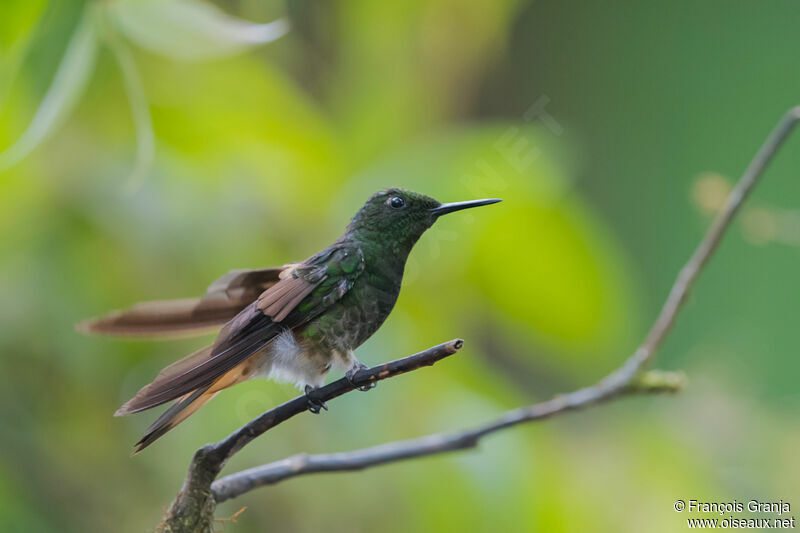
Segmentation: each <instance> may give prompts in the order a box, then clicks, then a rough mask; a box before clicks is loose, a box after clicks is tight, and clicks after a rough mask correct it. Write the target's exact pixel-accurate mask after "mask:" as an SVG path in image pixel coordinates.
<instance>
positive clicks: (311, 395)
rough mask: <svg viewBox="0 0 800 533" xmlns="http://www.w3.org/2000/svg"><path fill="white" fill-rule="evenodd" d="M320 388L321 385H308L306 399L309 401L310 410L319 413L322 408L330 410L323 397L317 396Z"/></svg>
mask: <svg viewBox="0 0 800 533" xmlns="http://www.w3.org/2000/svg"><path fill="white" fill-rule="evenodd" d="M317 390H319V387H312V386H311V385H306V388H305V393H306V399H307V401H308V410H309V411H311V412H312V413H314V414H315V415H318V414H319V413H320V411H321V410H322V409H325V410H326V411H327V410H328V406H327V405H326V404H325V402H323V401H322V400H321V399H319V398H317V395H316V392H317Z"/></svg>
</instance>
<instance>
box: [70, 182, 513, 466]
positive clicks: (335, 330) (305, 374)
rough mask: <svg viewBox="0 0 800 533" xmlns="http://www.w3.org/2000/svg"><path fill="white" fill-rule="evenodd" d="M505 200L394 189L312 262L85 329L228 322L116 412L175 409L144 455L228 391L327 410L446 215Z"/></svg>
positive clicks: (146, 440)
mask: <svg viewBox="0 0 800 533" xmlns="http://www.w3.org/2000/svg"><path fill="white" fill-rule="evenodd" d="M500 201H501V200H499V199H487V200H473V201H467V202H456V203H446V204H442V203H440V202H439V201H437V200H435V199H433V198H431V197H429V196H426V195H424V194H419V193H415V192H412V191H409V190H405V189H401V188H390V189H385V190H382V191H379V192H377V193H375V194H374V195H372V196H371V197H370V198H369V200H367V202H366V203H365V204H364V206H363V207H362V208H361V209H360V210H359V211H358V212H357V213H356V214H355V216H354V217H353V218H352V220H351V221H350V224H349V225H348V226H347V229H346V231H345V232H344V234H343V235H342V236H341V237H339V239H337V240H336V242H334V243H333V244H331V245H330V246H328V247H327V248H325V249H324V250H322V251H320V252H318V253H316V254H314V255H312V256H311V257H309V258H308V259H306V260H305V261H302V262H299V263H289V264H286V265H283V266H280V267H274V268H263V269H253V270H248V269H240V270H232V271H230V272H228V273H227V274H225V275H224V276H222V277H221V278H219V279H218V280H216V281H215V282H213V283H212V284H211V285H210V286H209V287H208V289H207V290H206V293H205V294H204V295H203V296H202V297H200V298H194V299H183V300H160V301H151V302H142V303H139V304H136V305H134V306H133V307H131V308H130V309H128V310H125V311H115V312H112V313H110V314H108V315H106V316H104V317H101V318H95V319H89V320H86V321H84V322H82V323H81V324H78V330H79V331H82V332H84V333H87V334H105V335H117V336H126V337H131V336H134V337H135V336H140V337H164V336H167V337H172V336H177V335H183V336H186V335H193V334H202V333H205V332H206V331H207V330H209V329H211V328H218V327H220V326H222V328H221V330H220V332H219V334H218V336H217V338H216V340H215V342H214V343H213V344H212V345H211V346H207V347H205V348H202V349H200V350H198V351H196V352H194V353H192V354H190V355H188V356H186V357H184V358H183V359H181V360H179V361H177V362H176V363H173V364H171V365H169V366H167V367H166V368H164V369H163V370H161V372H159V374H158V375H157V376H156V377H155V379H154V380H153V381H152V382H151V383H150V384H148V385H145V386H144V387H142V389H141V390H139V392H138V393H137V394H136V395H135V396H134V397H133V398H131V399H130V400H129V401H127V402H126V403H125V404H124V405H123V406H122V407H120V408H119V409H118V410H117V412H116V413H115V416H124V415H129V414H133V413H138V412H141V411H145V410H147V409H151V408H154V407H157V406H160V405H163V404H165V403H168V402H174V403H173V404H172V405H171V406H170V407H169V408H168V409H167V410H166V411H165V412H164V413H163V414H162V415H161V416H160V417H159V418H158V419H157V420H156V421H155V422H154V423H153V424H152V425H151V426H150V427H149V428H148V429H147V430H146V432H145V434H144V436H142V438H141V439H140V440H139V442H137V443H136V445H135V449H134V454H136V453H139V452H140V451H142V450H143V449H144V448H146V447H147V446H149V445H150V444H152V443H153V442H155V441H156V440H157V439H158V438H160V437H161V436H163V435H164V434H165V433H167V432H168V431H169V430H171V429H173V428H174V427H175V426H177V425H178V424H180V423H181V422H183V421H184V420H186V419H187V418H188V417H189V416H191V415H192V414H193V413H195V412H196V411H197V410H198V409H199V408H200V407H202V406H203V405H204V404H205V403H206V402H208V401H209V400H210V399H211V398H213V397H214V396H215V395H216V394H217V393H219V392H220V391H221V390H223V389H226V388H228V387H231V386H233V385H236V384H238V383H242V382H244V381H247V380H250V379H254V378H270V379H273V380H276V381H279V382H291V383H294V384H295V385H296V386H297V387H298V388H300V389H301V390H303V391H305V393H306V395H307V397H308V402H309V410H310V411H312V412H314V413H319V412H320V409H327V406H326V405H325V404H324V403H323V402H321V401H320V400H318V399H315V398H314V396H313V392H314V390H316V389H317V388H319V387H321V386H322V385H323V384H324V380H325V376H326V375H327V373H328V371H329V370H330V369H331V368H336V369H338V370H344V371H345V376H346V377H347V378H348V379H350V380H351V381H352V376H353V375H354V374H355V373H356V372H358V371H359V370H361V369H362V368H366V366H365V365H364V364H363V363H361V362H360V361H359V360H358V359H357V358H356V356H355V354H354V351H355V349H356V348H358V347H359V346H360V345H361V344H363V343H364V342H365V341H366V340H367V339H368V338H370V337H371V336H372V335H373V334H374V333H375V332H376V331H377V330H378V328H380V326H381V325H382V324H383V322H384V321H385V320H386V318H387V317H388V316H389V314H390V313H391V311H392V309H393V307H394V305H395V302H396V301H397V297H398V295H399V293H400V286H401V283H402V279H403V271H404V269H405V265H406V260H407V259H408V255H409V253H410V252H411V249H412V248H413V247H414V245H415V244H416V242H417V241H418V240H419V238H420V237H421V236H422V234H423V233H424V232H425V231H426V230H427V229H428V228H430V227H431V226H432V225H433V224H434V223H435V222H436V220H437V219H438V218H439V217H440V216H442V215H445V214H447V213H453V212H456V211H460V210H463V209H468V208H472V207H478V206H484V205H489V204H494V203H497V202H500ZM372 386H374V384H373V385H372ZM369 388H370V386H364V387H360V389H361V390H369Z"/></svg>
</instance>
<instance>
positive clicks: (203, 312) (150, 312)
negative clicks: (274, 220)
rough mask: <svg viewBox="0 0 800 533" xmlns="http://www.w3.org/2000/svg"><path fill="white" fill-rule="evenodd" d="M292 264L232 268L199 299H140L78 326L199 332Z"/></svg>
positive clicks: (161, 333) (168, 334)
mask: <svg viewBox="0 0 800 533" xmlns="http://www.w3.org/2000/svg"><path fill="white" fill-rule="evenodd" d="M292 266H294V265H285V266H282V267H274V268H261V269H255V270H252V269H240V270H231V271H230V272H228V273H227V274H225V275H224V276H222V277H221V278H219V279H218V280H216V281H215V282H214V283H212V284H211V285H210V286H209V287H208V289H207V290H206V293H205V294H204V295H203V296H202V297H200V298H187V299H183V300H158V301H152V302H141V303H138V304H136V305H134V306H133V307H131V308H130V309H126V310H124V311H113V312H111V313H109V314H108V315H106V316H103V317H100V318H92V319H89V320H85V321H83V322H81V323H80V324H78V325H77V329H78V331H80V332H82V333H86V334H99V335H113V336H122V337H149V338H175V337H182V336H186V337H191V336H196V335H202V334H203V333H206V332H208V331H209V330H213V329H215V328H218V327H220V326H222V325H223V324H225V323H226V322H227V321H229V320H230V319H231V318H233V317H234V316H236V314H237V313H239V312H240V311H241V310H242V309H244V308H245V307H246V306H247V304H249V303H251V302H252V301H253V300H255V299H256V298H258V295H259V294H261V293H262V292H263V291H264V290H265V289H267V288H269V287H271V286H273V285H275V284H276V283H278V281H280V275H281V272H285V271H287V270H289V269H290V268H291V267H292Z"/></svg>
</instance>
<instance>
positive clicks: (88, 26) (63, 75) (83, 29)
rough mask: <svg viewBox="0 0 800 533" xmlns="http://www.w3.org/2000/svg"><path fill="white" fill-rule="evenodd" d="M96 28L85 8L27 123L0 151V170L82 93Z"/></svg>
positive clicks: (50, 128) (29, 146) (31, 144)
mask: <svg viewBox="0 0 800 533" xmlns="http://www.w3.org/2000/svg"><path fill="white" fill-rule="evenodd" d="M97 42H98V41H97V27H96V21H95V17H94V11H93V9H92V8H91V7H88V8H87V9H86V10H85V12H84V15H83V18H82V19H81V21H80V23H79V24H78V26H77V28H76V29H75V33H73V35H72V38H71V39H70V42H69V44H68V45H67V51H66V52H65V53H64V58H63V59H62V60H61V64H60V65H59V67H58V70H57V71H56V74H55V77H54V78H53V84H52V85H51V86H50V88H49V89H48V91H47V94H45V97H44V99H43V100H42V104H41V105H40V106H39V109H38V110H37V111H36V114H35V115H34V117H33V120H31V123H30V125H29V126H28V128H27V129H26V130H25V132H24V133H23V134H22V136H21V137H20V138H19V139H18V140H17V142H15V143H14V144H13V145H11V146H10V147H9V148H8V149H7V150H5V151H4V152H2V153H0V170H5V169H7V168H9V167H11V166H13V165H15V164H17V163H18V162H19V161H20V160H22V159H23V158H25V157H26V156H27V155H28V154H30V153H31V152H32V151H33V150H34V149H35V148H36V147H37V146H38V145H39V144H40V143H41V142H42V141H43V140H44V139H45V138H46V137H47V135H49V134H50V133H51V132H52V131H53V130H54V129H56V128H57V127H58V126H59V125H60V124H61V122H62V121H63V120H64V119H65V118H66V117H67V116H68V115H69V113H70V112H71V111H72V109H73V108H74V107H75V104H76V103H77V102H78V100H79V99H80V97H81V95H82V94H83V91H84V89H85V88H86V84H87V82H88V81H89V77H90V76H91V74H92V71H93V69H94V64H95V59H96V57H97Z"/></svg>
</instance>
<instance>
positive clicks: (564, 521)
mask: <svg viewBox="0 0 800 533" xmlns="http://www.w3.org/2000/svg"><path fill="white" fill-rule="evenodd" d="M209 6H211V7H209ZM214 6H216V7H214ZM1 11H2V13H0V151H2V150H5V151H4V152H3V154H2V155H0V165H2V166H3V167H4V168H3V169H2V170H0V207H2V209H0V302H2V304H1V305H0V354H2V355H0V427H2V429H1V430H0V524H2V530H3V531H14V532H16V531H25V532H39V531H64V532H73V531H74V532H85V531H135V532H138V531H151V530H152V529H153V527H154V526H155V525H156V524H157V523H158V520H159V517H160V515H161V512H162V509H163V507H164V506H166V505H167V504H168V503H169V502H170V500H171V499H172V497H173V496H174V494H175V493H176V492H177V490H178V488H179V487H180V484H181V481H182V479H183V476H184V474H185V469H186V467H187V465H188V462H189V459H190V457H191V454H192V453H193V451H194V450H195V449H197V448H198V447H199V446H200V445H202V444H204V443H206V442H211V441H215V440H218V439H220V438H222V437H224V436H225V435H227V434H228V433H229V432H231V431H232V430H233V429H235V428H236V427H238V426H240V425H241V424H243V423H244V422H246V421H247V420H249V419H250V418H251V417H253V416H255V415H257V414H259V413H260V412H262V411H263V410H265V409H268V408H269V407H271V406H274V405H276V404H278V403H280V402H282V401H284V400H286V399H287V398H290V397H291V396H292V395H293V394H294V391H293V390H292V389H291V387H289V386H284V385H276V384H273V383H267V382H263V381H261V382H251V383H247V384H245V385H242V386H239V387H236V388H235V389H232V390H230V391H227V392H226V393H224V394H222V395H220V396H219V397H218V398H217V399H215V400H214V401H213V402H211V403H210V404H209V405H208V406H207V407H205V408H204V409H202V410H201V411H200V412H199V413H198V414H197V415H195V416H194V417H192V418H191V420H189V421H188V422H186V423H185V424H183V425H181V426H180V428H179V429H177V430H175V431H174V432H172V433H170V434H169V435H168V436H166V437H165V438H164V439H163V440H161V441H159V442H158V444H157V445H155V446H153V447H152V448H151V449H148V450H147V451H146V452H145V453H143V454H142V455H140V456H137V457H135V458H130V457H129V453H130V449H131V445H132V443H133V442H135V441H136V440H137V439H138V437H139V436H140V434H141V433H142V431H143V430H144V428H145V427H146V426H147V425H148V424H149V422H151V421H152V419H153V418H154V417H155V416H156V415H157V413H148V414H143V415H139V416H134V417H130V418H126V419H115V418H112V416H111V414H112V413H113V412H114V410H115V409H116V408H117V407H118V406H119V405H120V404H121V403H122V402H123V401H124V400H126V399H127V398H128V397H130V396H131V395H132V394H133V393H134V392H135V391H136V390H137V389H138V388H139V387H140V386H141V385H143V384H145V383H146V382H148V381H149V380H150V379H151V378H152V377H153V376H154V375H155V373H156V372H157V371H158V370H159V369H160V368H161V367H162V366H164V365H166V364H168V363H169V362H171V361H173V360H175V359H177V358H179V357H181V356H182V355H184V354H185V353H188V352H190V351H192V350H194V349H195V348H197V347H199V346H201V345H203V344H204V343H207V342H208V341H209V339H208V338H205V339H192V340H188V339H187V340H180V341H170V342H165V343H154V342H141V341H140V342H132V341H118V340H113V339H111V340H110V339H98V338H86V337H83V336H80V335H78V334H77V333H75V331H74V329H73V325H74V324H75V323H76V322H78V321H79V320H81V319H83V318H86V317H89V316H93V315H98V314H101V313H104V312H106V311H108V310H110V309H115V308H120V307H126V306H128V305H131V304H132V303H134V302H136V301H139V300H148V299H157V298H178V297H188V296H193V295H197V294H199V293H201V292H202V291H203V290H204V288H205V286H206V285H207V284H208V283H209V282H211V281H212V280H214V279H216V277H218V276H219V275H221V274H223V273H224V272H226V271H227V270H228V269H231V268H244V267H260V266H269V265H275V264H282V263H284V262H287V261H290V260H297V259H302V258H305V257H307V256H309V255H310V254H312V253H313V252H315V251H316V250H318V249H320V248H322V247H323V246H325V245H327V244H328V243H329V242H331V241H332V240H334V239H335V238H336V237H337V236H338V235H339V234H340V233H341V231H342V230H343V228H344V226H345V225H346V223H347V221H348V219H349V217H350V216H351V215H352V213H354V212H355V210H356V209H357V208H358V207H359V206H360V205H361V204H362V203H363V201H364V200H365V199H366V198H367V196H369V194H371V193H372V192H374V191H375V190H378V189H379V188H382V187H385V186H393V185H397V186H403V187H407V188H410V189H414V190H419V191H421V192H425V193H428V194H431V195H433V196H435V197H437V198H438V199H440V200H442V201H455V200H465V199H472V198H478V197H487V196H497V197H502V198H505V200H506V202H505V203H503V204H501V205H500V206H497V207H493V208H487V209H486V210H481V211H480V212H478V211H476V212H474V213H464V214H463V215H458V216H453V217H452V218H447V219H446V220H442V221H441V222H440V223H439V224H438V225H437V226H436V227H435V228H434V229H433V230H431V231H430V232H429V233H428V234H426V235H425V237H424V238H423V239H422V241H421V242H420V244H419V245H418V246H417V248H416V249H415V251H414V253H413V254H412V257H411V259H410V262H409V265H408V271H407V276H406V280H405V282H404V290H403V293H402V295H401V297H400V300H399V302H398V305H397V307H396V309H395V311H394V313H393V314H392V316H391V318H390V320H389V321H388V322H387V324H386V325H385V326H384V327H383V328H382V329H381V330H380V332H379V333H378V334H377V335H375V336H374V337H373V338H372V339H371V340H370V341H369V342H368V343H367V344H366V345H365V346H364V347H363V348H361V349H360V350H359V352H358V353H359V357H360V359H361V360H362V361H364V362H366V363H368V364H377V363H379V362H382V361H386V360H389V359H393V358H395V357H399V356H402V355H406V354H409V353H414V352H416V351H419V350H421V349H424V348H426V347H428V346H431V345H433V344H438V343H440V342H443V341H446V340H449V339H451V338H454V337H464V338H465V339H466V341H467V344H466V347H465V349H464V350H463V351H462V352H461V353H460V354H459V355H458V356H456V357H453V358H450V359H448V360H447V361H445V362H443V363H441V364H440V365H437V366H436V367H434V368H432V369H427V370H423V371H420V372H416V373H414V374H413V375H409V376H407V377H403V378H399V379H395V380H390V381H388V382H384V383H383V384H381V385H380V386H379V387H378V389H377V390H376V391H374V392H371V393H369V394H368V395H366V396H361V395H359V394H351V395H348V396H347V397H343V398H341V399H339V400H336V401H334V402H333V403H332V404H331V410H330V412H328V413H325V414H324V415H322V416H318V417H314V416H310V415H308V416H300V417H298V418H297V419H295V420H292V421H291V422H290V423H287V424H284V425H282V426H280V427H279V428H277V429H276V430H274V431H271V432H270V433H268V434H267V435H265V436H264V437H262V438H261V439H259V440H258V441H256V442H255V443H254V444H252V445H251V446H250V447H248V448H247V449H246V450H245V451H244V452H243V453H241V454H240V455H238V456H236V458H235V459H234V460H233V461H232V462H231V464H230V465H228V467H227V469H226V472H233V471H235V470H238V469H242V468H246V467H250V466H254V465H256V464H260V463H264V462H269V461H272V460H277V459H281V458H283V457H285V456H287V455H290V454H293V453H297V452H309V453H314V452H328V451H345V450H350V449H356V448H361V447H366V446H370V445H375V444H379V443H382V442H385V441H389V440H396V439H404V438H411V437H415V436H419V435H423V434H427V433H430V432H435V431H440V430H448V429H456V428H460V427H463V426H467V425H471V424H475V423H478V422H480V421H484V420H487V419H489V418H490V417H492V416H494V415H496V414H498V413H500V412H502V411H503V410H506V409H510V408H513V407H516V406H519V405H524V404H528V403H532V402H534V401H537V400H543V399H546V398H548V397H550V396H551V395H553V394H556V393H559V392H566V391H569V390H572V389H574V388H577V387H580V386H582V385H585V384H588V383H590V382H592V381H593V380H595V379H597V378H599V377H601V376H602V375H604V374H605V373H606V372H608V371H609V370H610V369H612V368H613V367H615V366H616V365H617V364H619V363H620V362H621V361H622V360H623V358H625V357H626V356H627V355H629V354H630V353H631V352H632V351H633V350H634V349H635V347H636V345H637V343H638V342H639V341H640V339H641V338H642V337H643V336H644V333H645V332H646V329H647V327H648V326H649V324H650V322H651V321H652V320H653V318H654V317H655V315H656V313H657V311H658V309H659V308H660V305H661V303H662V302H663V299H664V298H665V296H666V293H667V291H668V289H669V287H670V285H671V284H672V281H673V279H674V276H675V275H676V274H677V271H678V269H679V268H680V266H681V265H682V264H683V262H684V261H685V260H686V258H687V257H688V255H689V254H690V253H691V251H692V249H693V247H694V246H695V245H696V243H697V242H698V240H699V238H700V236H701V234H702V232H703V231H704V229H705V227H706V226H707V224H708V222H709V220H710V216H711V215H712V214H713V210H714V208H715V206H716V205H718V202H719V200H720V198H722V197H724V194H725V189H726V187H727V186H728V185H727V184H728V183H731V182H732V181H733V179H735V178H736V177H737V176H738V175H739V173H740V172H741V171H742V170H743V169H744V167H745V166H746V164H747V162H748V161H749V159H750V157H751V156H752V154H753V153H754V152H755V150H756V149H757V147H758V146H759V145H760V143H761V142H762V140H763V139H764V137H765V136H766V134H767V133H768V131H769V130H770V129H771V128H772V126H773V125H774V123H775V122H776V121H777V119H778V118H779V116H780V115H781V114H782V113H783V112H784V111H785V110H786V109H787V108H788V107H790V106H792V105H795V104H798V103H800V71H798V69H797V50H798V47H799V46H800V33H798V32H797V31H796V20H797V16H798V15H800V12H798V7H797V4H796V3H795V2H792V1H790V0H782V1H775V2H769V3H763V2H761V3H758V2H736V3H731V2H726V1H723V0H709V1H706V2H702V3H694V2H678V3H676V2H674V1H672V2H667V1H661V0H658V1H655V2H645V3H642V2H635V1H624V2H617V3H615V4H614V7H613V8H610V7H608V5H607V4H603V3H593V2H578V3H563V2H555V1H546V2H545V1H540V2H527V1H521V0H520V1H514V0H495V1H485V0H484V1H479V0H460V1H456V0H424V1H422V0H416V1H413V0H412V1H405V2H373V1H367V0H350V1H329V2H312V1H309V0H289V1H288V2H286V3H282V2H264V1H261V0H226V1H222V0H220V1H217V2H216V3H215V4H214V5H211V4H201V3H200V2H199V1H196V0H160V1H158V2H157V1H155V0H129V1H122V0H120V1H110V0H109V1H102V2H80V1H77V0H59V1H57V2H55V1H52V2H48V1H46V0H5V1H4V2H3V5H2V10H1ZM231 17H236V18H237V19H240V20H238V21H237V20H234V19H233V18H231ZM279 18H283V19H287V20H288V21H289V23H290V25H291V29H290V30H289V32H288V33H287V34H286V35H285V36H283V37H280V38H279V39H277V40H275V41H274V42H267V41H270V40H271V37H275V36H277V34H278V32H277V30H279V29H280V28H276V27H275V26H270V27H267V28H265V27H263V26H253V25H252V23H259V24H260V23H267V22H271V21H274V20H276V19H279ZM245 21H251V22H245ZM267 30H269V31H267ZM270 32H272V33H270ZM67 49H69V52H68V53H66V54H65V51H66V50H67ZM60 66H61V70H59V68H60ZM57 72H58V74H56V73H57ZM54 80H55V81H54ZM15 143H16V144H15ZM798 148H800V140H798V139H791V140H790V141H789V142H788V143H787V145H786V147H785V149H784V151H783V152H781V153H780V154H779V157H778V158H777V160H776V161H775V164H774V166H772V167H771V168H770V170H769V172H768V176H767V177H766V180H765V182H764V184H763V186H762V187H760V188H759V189H758V190H757V193H756V195H755V197H754V198H753V199H752V202H750V203H749V204H748V206H747V208H746V209H745V210H744V212H743V213H742V216H741V218H740V219H739V220H738V221H737V222H736V223H735V224H734V226H733V228H732V231H731V234H730V235H729V236H728V238H726V240H725V242H724V243H723V246H722V247H721V249H720V251H719V253H718V254H717V256H716V257H715V258H714V260H713V261H712V263H711V265H710V267H709V269H708V270H707V272H706V273H705V274H704V275H703V277H702V278H701V280H700V283H699V285H698V287H697V290H696V291H695V292H694V293H693V295H692V298H691V300H690V302H689V305H688V307H687V309H686V310H685V312H684V313H683V314H682V316H681V317H680V320H679V322H678V326H677V328H676V330H675V331H674V333H673V334H672V336H671V337H670V338H669V339H668V342H667V343H666V345H665V346H664V348H663V350H662V351H661V352H660V353H659V355H658V357H657V366H659V367H660V368H666V369H683V370H685V371H686V372H687V374H688V375H689V377H690V386H689V388H688V389H687V390H686V391H685V392H684V393H682V394H680V395H678V396H676V397H663V396H660V397H637V398H626V399H623V400H621V401H618V402H614V403H612V404H609V405H606V406H603V407H600V408H596V409H592V410H590V411H587V412H583V413H578V414H574V415H570V416H568V417H562V418H558V419H554V420H551V421H547V422H545V423H540V424H536V425H532V426H527V427H519V428H516V429H513V430H511V431H506V432H504V433H502V434H500V435H496V436H493V437H491V438H489V439H487V440H486V441H484V442H483V443H482V445H481V447H480V449H479V450H478V451H473V452H468V453H463V454H456V455H449V456H442V457H436V458H429V459H423V460H417V461H411V462H405V463H399V464H395V465H390V466H386V467H382V468H376V469H373V470H369V471H365V472H362V473H352V474H332V475H316V476H308V477H303V478H297V479H293V480H289V481H287V482H284V483H281V484H279V485H276V486H274V487H270V488H265V489H260V490H258V491H255V492H252V493H250V494H248V495H246V496H244V497H242V498H239V499H237V500H235V501H233V502H228V503H226V504H224V505H222V506H220V509H219V510H218V513H217V515H218V516H219V517H224V516H230V515H232V514H233V513H235V512H236V511H237V510H239V509H240V508H242V507H243V506H246V507H247V510H246V511H245V512H244V513H243V514H242V515H241V516H239V518H238V522H237V523H231V522H228V523H220V526H219V529H220V530H222V529H223V528H224V531H226V532H241V533H246V532H254V531H266V530H271V531H282V532H284V531H285V532H306V531H319V530H326V531H356V532H357V531H365V532H366V531H375V530H378V529H379V530H383V531H391V532H407V531H487V532H488V531H497V530H509V531H543V532H559V531H608V532H617V531H654V532H660V531H682V530H684V529H685V528H686V525H685V515H680V514H678V513H676V512H675V511H674V510H673V508H672V507H673V502H674V501H675V500H676V499H678V498H681V499H685V500H689V499H699V500H711V501H731V500H733V499H734V498H735V499H737V500H739V501H747V500H749V499H751V498H760V499H762V500H765V501H772V500H777V499H783V500H784V501H789V502H791V504H793V505H799V506H800V488H798V484H797V480H798V478H800V455H798V453H797V450H798V447H800V421H798V419H797V416H796V413H797V412H798V407H800V394H798V387H797V376H798V371H800V358H799V357H798V351H797V346H798V338H799V337H800V332H798V328H797V320H798V317H799V314H798V309H797V296H798V281H797V276H796V273H797V268H798V265H799V264H800V249H798V246H800V211H796V209H797V208H798V207H797V206H798V205H800V187H798V181H797V177H798V176H797V174H798V168H800V153H798V152H800V150H798Z"/></svg>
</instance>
